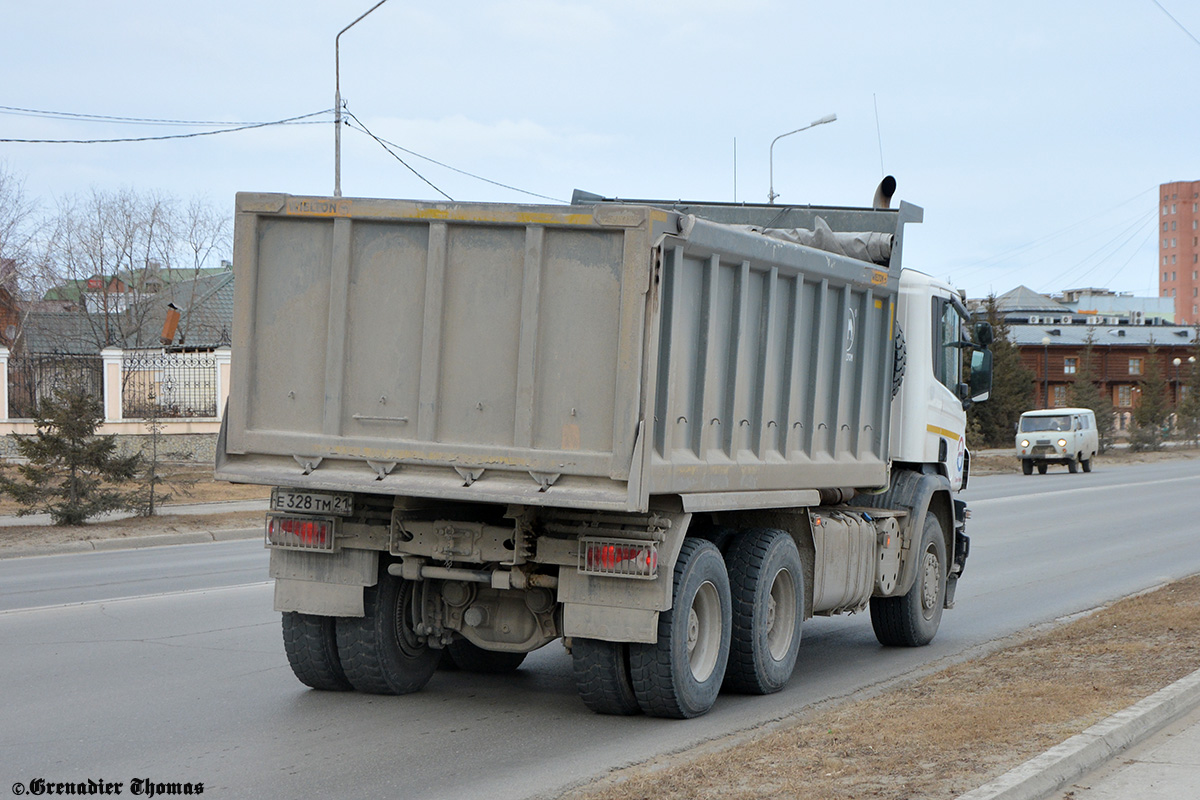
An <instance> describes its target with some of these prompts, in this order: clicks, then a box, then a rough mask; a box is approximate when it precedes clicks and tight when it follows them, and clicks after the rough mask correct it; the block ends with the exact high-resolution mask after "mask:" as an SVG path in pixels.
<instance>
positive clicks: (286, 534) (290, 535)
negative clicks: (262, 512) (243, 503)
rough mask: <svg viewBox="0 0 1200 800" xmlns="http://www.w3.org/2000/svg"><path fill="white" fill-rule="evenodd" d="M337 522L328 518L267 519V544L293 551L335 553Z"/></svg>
mask: <svg viewBox="0 0 1200 800" xmlns="http://www.w3.org/2000/svg"><path fill="white" fill-rule="evenodd" d="M336 525H337V520H335V519H332V518H328V517H285V516H278V515H274V514H272V515H269V516H268V517H267V544H268V545H272V546H274V547H286V548H288V549H291V550H324V551H329V552H332V551H333V549H334V548H333V544H334V542H333V540H334V531H335V528H336Z"/></svg>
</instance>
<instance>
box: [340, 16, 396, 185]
mask: <svg viewBox="0 0 1200 800" xmlns="http://www.w3.org/2000/svg"><path fill="white" fill-rule="evenodd" d="M386 2H387V0H379V2H378V3H376V4H375V5H373V6H371V7H370V8H368V9H367V10H366V11H364V12H363V13H362V14H361V15H360V16H359V18H358V19H356V20H354V22H351V23H350V24H349V25H347V26H346V27H344V28H342V29H341V30H340V31H338V35H337V36H335V37H333V196H334V197H341V196H342V55H341V39H342V34H343V33H345V32H346V31H348V30H350V29H351V28H353V27H354V26H355V25H357V24H358V23H359V22H361V21H362V19H363V17H365V16H367V14H370V13H371V12H372V11H374V10H375V9H377V8H379V7H380V6H381V5H383V4H384V3H386Z"/></svg>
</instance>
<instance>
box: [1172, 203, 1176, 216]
mask: <svg viewBox="0 0 1200 800" xmlns="http://www.w3.org/2000/svg"><path fill="white" fill-rule="evenodd" d="M1171 213H1172V214H1174V213H1175V204H1174V203H1171Z"/></svg>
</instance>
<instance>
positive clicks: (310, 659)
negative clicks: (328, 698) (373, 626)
mask: <svg viewBox="0 0 1200 800" xmlns="http://www.w3.org/2000/svg"><path fill="white" fill-rule="evenodd" d="M283 649H284V651H285V652H286V653H287V659H288V663H289V664H291V666H292V672H293V673H295V675H296V677H297V678H299V680H300V682H301V683H303V684H304V685H305V686H310V687H312V688H313V689H323V690H325V691H329V692H344V691H346V690H347V689H351V688H353V687H352V686H351V685H350V681H348V680H346V673H345V672H343V671H342V663H341V660H340V659H339V658H338V648H337V632H336V620H335V618H334V617H319V616H317V615H315V614H301V613H300V612H299V611H285V612H283Z"/></svg>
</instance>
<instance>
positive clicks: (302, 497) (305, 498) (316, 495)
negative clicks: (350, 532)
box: [271, 489, 354, 517]
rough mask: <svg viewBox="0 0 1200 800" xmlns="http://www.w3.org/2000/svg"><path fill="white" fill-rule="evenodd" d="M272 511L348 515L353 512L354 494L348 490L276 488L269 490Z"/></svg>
mask: <svg viewBox="0 0 1200 800" xmlns="http://www.w3.org/2000/svg"><path fill="white" fill-rule="evenodd" d="M271 510H272V511H297V512H300V513H302V514H337V515H339V516H343V517H348V516H350V515H351V514H353V513H354V496H353V495H351V494H349V493H348V492H336V493H323V492H301V491H296V490H294V489H276V490H274V491H273V492H271Z"/></svg>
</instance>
